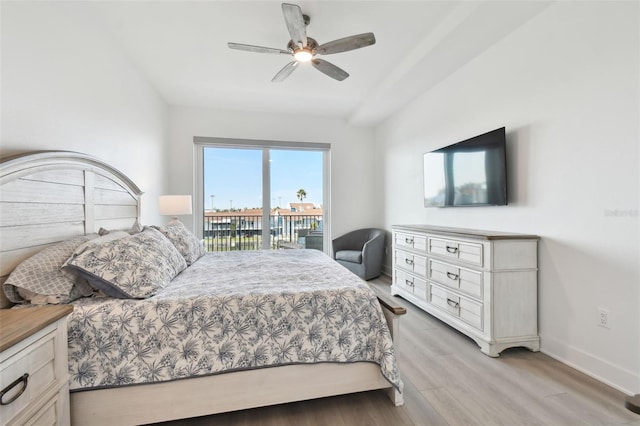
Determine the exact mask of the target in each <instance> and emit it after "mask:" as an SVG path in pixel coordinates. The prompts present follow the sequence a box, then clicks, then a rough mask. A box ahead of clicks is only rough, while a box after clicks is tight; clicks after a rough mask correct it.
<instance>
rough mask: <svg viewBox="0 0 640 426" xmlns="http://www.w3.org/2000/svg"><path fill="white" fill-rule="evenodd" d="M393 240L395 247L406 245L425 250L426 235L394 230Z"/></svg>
mask: <svg viewBox="0 0 640 426" xmlns="http://www.w3.org/2000/svg"><path fill="white" fill-rule="evenodd" d="M393 242H394V244H395V245H396V247H407V248H411V249H415V250H422V251H427V237H426V236H424V235H415V234H408V233H405V232H396V233H395V235H394V241H393Z"/></svg>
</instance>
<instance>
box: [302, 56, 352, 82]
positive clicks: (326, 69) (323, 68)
mask: <svg viewBox="0 0 640 426" xmlns="http://www.w3.org/2000/svg"><path fill="white" fill-rule="evenodd" d="M311 64H312V65H313V66H314V67H315V68H316V69H317V70H318V71H320V72H323V73H325V74H326V75H328V76H329V77H331V78H335V79H336V80H338V81H342V80H344V79H345V78H347V77H349V73H348V72H346V71H345V70H343V69H342V68H339V67H337V66H335V65H333V64H332V63H331V62H327V61H325V60H323V59H312V60H311Z"/></svg>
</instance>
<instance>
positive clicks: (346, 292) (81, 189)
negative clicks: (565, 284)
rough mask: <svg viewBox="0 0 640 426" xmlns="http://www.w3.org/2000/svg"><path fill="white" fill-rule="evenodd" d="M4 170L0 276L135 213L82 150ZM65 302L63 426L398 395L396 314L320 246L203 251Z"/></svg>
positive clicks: (134, 195)
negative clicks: (136, 281) (163, 282)
mask: <svg viewBox="0 0 640 426" xmlns="http://www.w3.org/2000/svg"><path fill="white" fill-rule="evenodd" d="M0 169H1V175H0V179H1V181H0V185H1V188H0V221H1V223H0V226H1V229H2V237H1V247H0V249H1V251H2V258H1V259H2V260H1V264H0V276H2V282H4V281H5V280H6V279H7V276H8V275H9V273H10V272H11V271H13V270H14V268H15V267H16V266H17V265H18V264H20V262H22V261H23V260H25V259H27V258H29V257H30V256H32V255H33V254H35V253H38V252H39V251H41V250H43V249H45V248H47V247H51V246H53V245H54V244H56V243H58V242H60V241H64V240H68V239H71V238H73V237H78V236H83V235H89V234H94V233H96V232H98V230H99V229H101V228H102V229H110V230H126V229H130V228H131V227H132V225H134V224H135V223H136V222H137V221H138V219H139V216H140V199H141V196H142V192H141V191H140V189H139V188H138V187H137V186H136V185H135V184H134V183H133V182H132V181H131V180H130V179H128V178H127V177H126V176H124V175H123V174H122V173H120V172H119V171H117V170H116V169H114V168H113V167H111V166H109V165H108V164H106V163H104V162H101V161H99V160H97V159H95V158H92V157H89V156H86V155H84V154H79V153H73V152H60V151H49V152H35V153H28V154H25V155H20V156H16V157H12V158H8V159H3V161H2V163H1V165H0ZM153 231H154V230H153V229H152V230H149V232H148V234H149V235H154V234H153ZM234 270H235V271H236V272H235V273H234V272H232V271H234ZM234 274H235V275H234ZM266 276H268V277H271V278H272V280H271V281H265V280H264V277H266ZM239 281H243V282H244V283H245V284H244V286H242V289H240V288H239V286H238V282H239ZM2 297H3V300H2V306H3V307H4V308H6V307H9V306H10V303H9V302H8V301H7V300H6V298H4V295H3V296H2ZM71 303H72V304H73V305H74V312H73V313H72V315H71V316H70V320H69V372H70V375H71V383H70V387H71V389H72V393H71V419H72V423H73V424H142V423H151V422H159V421H165V420H172V419H178V418H186V417H195V416H201V415H206V414H214V413H219V412H225V411H233V410H238V409H245V408H253V407H258V406H265V405H272V404H279V403H285V402H291V401H298V400H305V399H311V398H318V397H324V396H330V395H340V394H345V393H352V392H359V391H365V390H374V389H386V390H387V391H388V394H389V396H390V398H391V401H392V403H393V404H395V405H401V404H402V403H403V399H402V393H401V390H402V381H401V379H400V376H399V374H398V370H397V361H396V358H395V348H396V347H397V342H395V343H394V342H392V341H391V337H392V336H394V335H395V336H397V335H398V334H397V332H398V326H399V316H400V315H402V314H403V313H404V310H403V309H402V308H398V307H394V306H393V303H392V302H390V301H389V300H388V299H386V298H385V297H384V295H379V294H375V293H373V291H372V290H371V289H370V288H369V287H368V286H367V284H366V283H365V282H364V281H361V280H360V279H359V278H357V277H356V276H355V275H353V274H351V273H350V272H348V271H347V270H346V269H344V268H342V267H341V266H339V265H337V264H336V263H335V262H333V261H332V260H331V259H330V258H329V257H328V256H326V255H325V254H323V253H321V252H319V251H316V250H282V251H275V252H235V253H214V254H205V255H203V256H202V257H200V258H199V259H197V260H195V261H193V262H192V263H191V265H190V266H188V267H187V268H186V269H184V270H182V271H180V272H179V274H178V275H177V276H176V277H175V278H174V279H172V280H171V282H170V284H168V285H167V286H166V287H165V288H163V289H161V290H159V291H158V292H157V293H155V294H153V295H151V296H150V297H148V298H145V299H142V300H128V299H125V300H121V299H113V298H109V297H106V298H101V297H91V298H80V299H77V300H75V301H73V302H71ZM143 308H144V309H143ZM347 313H349V315H350V316H349V315H347ZM207 318H208V319H212V318H213V319H215V321H213V322H211V321H209V322H207V321H206V320H205V319H207ZM320 318H322V319H323V320H322V321H324V322H322V321H320V320H319V319H320ZM316 319H318V320H317V321H316ZM100 332H102V333H106V335H109V333H111V340H110V341H109V342H108V343H105V337H104V335H102V336H101V335H99V334H96V333H100ZM114 335H117V338H114V337H113V336H114ZM136 336H138V337H136ZM140 336H142V337H143V338H142V339H140ZM158 336H159V337H158ZM116 341H117V342H116ZM87 342H90V343H87ZM114 342H116V343H117V344H118V345H121V346H114V345H115V344H116V343H114ZM172 347H173V348H175V351H174V352H172V351H171V350H170V348H172ZM122 348H125V349H122ZM150 366H151V367H150ZM390 404H391V403H390Z"/></svg>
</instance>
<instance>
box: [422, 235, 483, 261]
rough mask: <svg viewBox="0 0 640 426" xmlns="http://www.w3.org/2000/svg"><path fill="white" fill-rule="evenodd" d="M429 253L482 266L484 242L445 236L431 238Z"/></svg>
mask: <svg viewBox="0 0 640 426" xmlns="http://www.w3.org/2000/svg"><path fill="white" fill-rule="evenodd" d="M429 254H435V255H438V256H443V257H446V258H450V259H456V260H461V261H463V262H468V263H470V264H473V265H478V266H482V262H483V260H482V244H477V243H469V242H463V241H456V240H448V239H443V238H433V237H430V238H429Z"/></svg>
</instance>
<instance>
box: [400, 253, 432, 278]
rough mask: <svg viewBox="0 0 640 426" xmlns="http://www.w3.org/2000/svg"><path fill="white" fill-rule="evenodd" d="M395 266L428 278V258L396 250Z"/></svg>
mask: <svg viewBox="0 0 640 426" xmlns="http://www.w3.org/2000/svg"><path fill="white" fill-rule="evenodd" d="M394 254H395V266H396V267H398V268H402V269H405V270H407V271H410V272H413V273H414V274H417V275H420V276H422V277H426V276H427V258H426V257H425V256H420V255H417V254H413V253H409V252H406V251H402V250H395V251H394Z"/></svg>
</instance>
